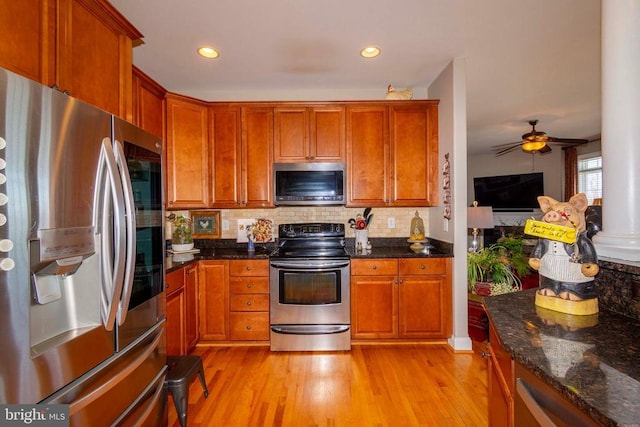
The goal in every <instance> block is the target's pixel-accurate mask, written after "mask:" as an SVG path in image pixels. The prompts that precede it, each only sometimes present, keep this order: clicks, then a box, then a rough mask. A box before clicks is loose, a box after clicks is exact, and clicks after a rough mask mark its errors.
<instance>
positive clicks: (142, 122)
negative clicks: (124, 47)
mask: <svg viewBox="0 0 640 427" xmlns="http://www.w3.org/2000/svg"><path fill="white" fill-rule="evenodd" d="M166 93H167V91H166V90H165V89H164V88H163V87H162V86H160V85H159V84H158V83H156V82H155V81H154V80H153V79H151V78H150V77H149V76H147V75H146V74H145V73H144V72H142V71H141V70H140V69H139V68H136V67H133V123H134V124H135V125H136V126H139V127H141V128H142V129H144V130H146V131H147V132H149V133H152V134H154V135H155V136H157V137H159V138H162V139H163V140H164V123H165V120H164V119H165V111H164V97H165V95H166Z"/></svg>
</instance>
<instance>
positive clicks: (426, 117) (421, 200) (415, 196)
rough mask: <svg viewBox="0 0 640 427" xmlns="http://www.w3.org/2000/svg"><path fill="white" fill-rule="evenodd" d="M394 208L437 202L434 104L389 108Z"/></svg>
mask: <svg viewBox="0 0 640 427" xmlns="http://www.w3.org/2000/svg"><path fill="white" fill-rule="evenodd" d="M389 109H390V110H389V125H390V127H391V152H390V176H391V178H392V179H391V191H390V193H391V195H392V198H391V201H390V203H391V204H392V205H393V206H435V205H437V203H438V133H437V129H438V115H437V114H438V109H437V105H430V104H429V105H424V104H417V105H413V106H391V107H389Z"/></svg>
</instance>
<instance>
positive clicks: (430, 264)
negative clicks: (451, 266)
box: [399, 258, 447, 274]
mask: <svg viewBox="0 0 640 427" xmlns="http://www.w3.org/2000/svg"><path fill="white" fill-rule="evenodd" d="M399 269H400V274H447V258H401V259H400V266H399Z"/></svg>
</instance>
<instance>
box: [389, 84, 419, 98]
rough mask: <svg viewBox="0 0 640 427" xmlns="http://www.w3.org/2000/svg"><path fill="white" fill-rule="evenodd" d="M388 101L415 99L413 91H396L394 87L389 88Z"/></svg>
mask: <svg viewBox="0 0 640 427" xmlns="http://www.w3.org/2000/svg"><path fill="white" fill-rule="evenodd" d="M385 98H386V99H411V98H413V90H412V89H405V90H400V91H398V90H395V89H394V88H393V86H391V85H389V86H387V95H386V97H385Z"/></svg>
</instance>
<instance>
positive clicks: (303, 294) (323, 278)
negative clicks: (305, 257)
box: [279, 270, 341, 305]
mask: <svg viewBox="0 0 640 427" xmlns="http://www.w3.org/2000/svg"><path fill="white" fill-rule="evenodd" d="M279 301H280V304H299V305H323V304H339V303H340V302H341V298H340V270H332V271H323V272H299V271H280V295H279Z"/></svg>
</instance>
